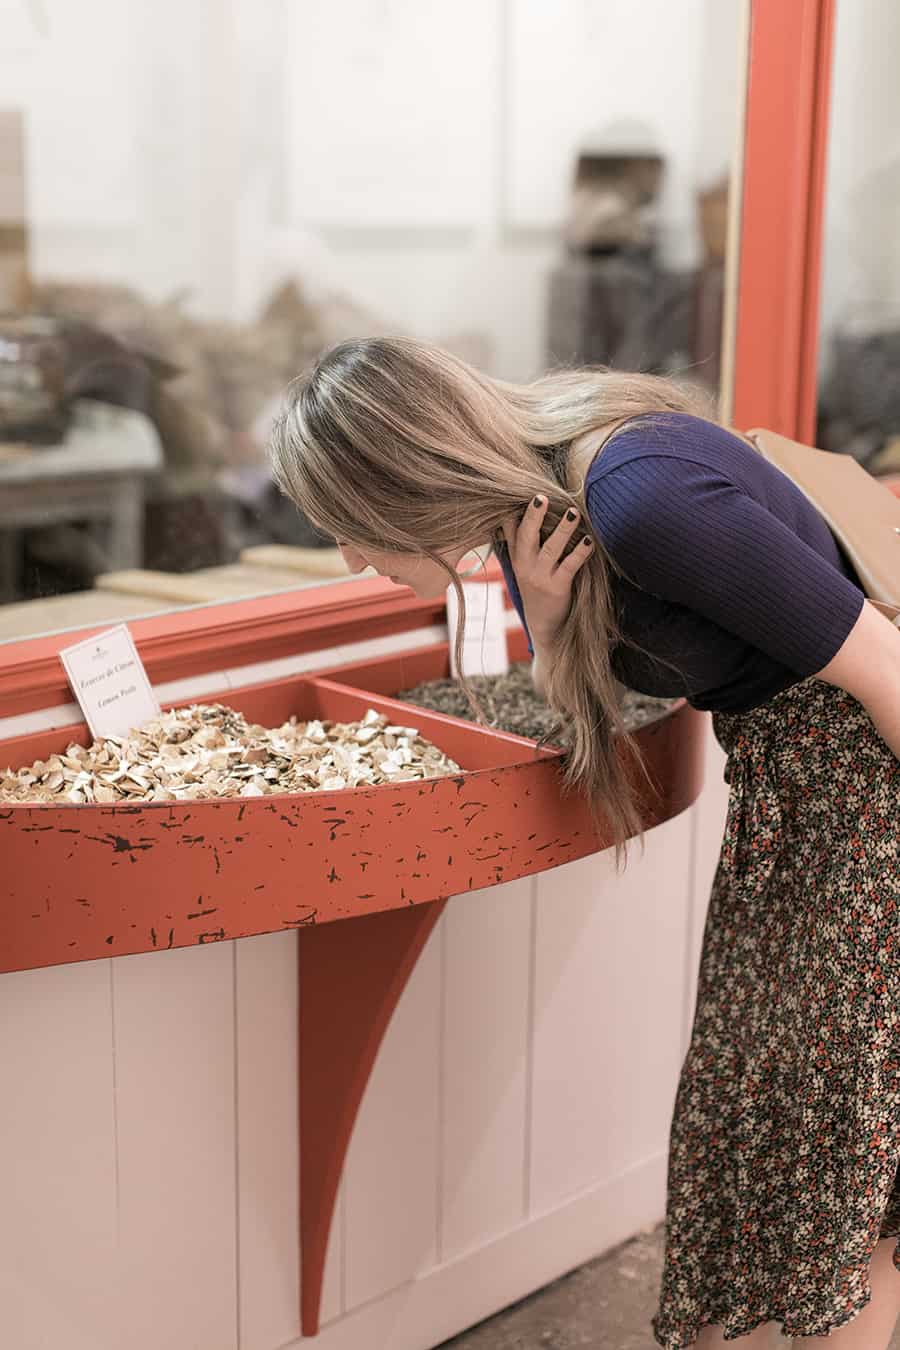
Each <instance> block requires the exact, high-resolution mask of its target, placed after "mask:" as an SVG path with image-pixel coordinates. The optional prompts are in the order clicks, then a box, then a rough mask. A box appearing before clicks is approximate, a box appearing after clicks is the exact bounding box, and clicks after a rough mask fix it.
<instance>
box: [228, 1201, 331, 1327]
mask: <svg viewBox="0 0 900 1350" xmlns="http://www.w3.org/2000/svg"><path fill="white" fill-rule="evenodd" d="M346 1207H347V1206H346V1186H345V1182H344V1180H343V1179H342V1180H341V1184H340V1186H339V1187H338V1193H337V1198H336V1199H335V1203H334V1217H333V1219H332V1221H331V1229H330V1230H329V1233H328V1245H327V1247H326V1248H325V1270H324V1273H323V1275H322V1302H321V1305H320V1307H319V1317H320V1320H321V1322H322V1325H323V1326H324V1324H325V1323H326V1322H333V1321H335V1320H336V1319H337V1318H338V1317H340V1316H341V1314H342V1313H343V1311H344V1234H345V1233H346V1231H347V1226H346V1223H345V1220H344V1214H345V1211H346ZM242 1350H243V1348H242Z"/></svg>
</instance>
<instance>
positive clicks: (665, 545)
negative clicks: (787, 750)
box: [498, 413, 865, 712]
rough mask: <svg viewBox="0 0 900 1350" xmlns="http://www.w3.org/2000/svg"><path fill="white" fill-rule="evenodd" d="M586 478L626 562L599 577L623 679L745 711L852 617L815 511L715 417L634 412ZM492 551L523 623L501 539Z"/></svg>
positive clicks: (604, 535)
mask: <svg viewBox="0 0 900 1350" xmlns="http://www.w3.org/2000/svg"><path fill="white" fill-rule="evenodd" d="M585 491H586V501H587V507H588V513H589V515H590V518H591V523H592V525H593V527H594V529H595V531H596V533H597V535H598V537H599V538H600V539H601V540H602V542H603V545H604V547H605V548H606V550H607V552H608V553H609V555H610V557H611V558H613V560H614V561H615V563H616V564H617V565H618V566H619V567H620V568H621V569H622V571H623V573H624V575H623V576H617V575H616V574H615V572H613V573H612V576H611V581H612V588H613V596H614V601H615V604H616V607H617V612H618V615H619V624H620V628H621V631H622V634H623V638H624V639H625V640H624V641H623V642H622V643H620V644H618V645H617V646H616V647H615V648H614V650H613V653H612V664H613V669H614V671H615V674H616V677H617V678H618V679H619V680H621V681H622V683H623V684H625V685H627V686H628V687H629V688H631V689H636V690H638V691H639V692H641V693H645V694H654V695H657V696H658V697H676V696H680V695H685V696H686V697H687V698H688V699H689V701H690V702H691V703H692V704H693V705H694V706H695V707H697V708H708V709H713V710H720V711H727V712H745V711H748V710H749V709H751V708H755V707H758V706H759V705H760V704H761V703H765V702H766V701H767V700H768V699H770V698H772V697H773V696H774V695H775V694H777V693H779V692H780V691H781V690H783V689H787V688H788V687H789V686H790V685H792V684H796V683H797V682H798V681H799V680H802V679H805V678H806V677H807V676H808V675H812V674H815V672H816V671H818V670H821V669H822V667H823V666H825V665H827V664H828V662H829V661H830V660H831V659H832V657H833V656H834V655H835V654H836V653H837V651H838V649H839V648H840V647H841V645H842V644H843V642H844V639H845V638H846V637H847V634H848V633H849V632H850V629H851V628H852V627H853V625H854V623H855V622H856V620H857V618H858V617H859V614H860V611H861V609H862V606H863V602H864V598H865V597H864V595H863V592H862V590H861V588H860V586H859V584H858V582H857V579H856V577H855V573H854V572H853V568H852V567H851V565H850V563H849V562H848V561H847V559H846V558H845V557H844V555H843V553H842V551H841V550H840V549H839V547H838V545H837V543H836V542H835V539H834V536H833V535H832V533H831V531H830V530H829V528H828V526H827V524H826V523H825V521H824V520H823V519H822V517H821V516H820V515H819V513H818V512H817V511H816V509H815V508H814V507H813V506H812V505H811V504H810V503H809V502H808V501H807V499H806V497H805V496H804V495H803V493H802V492H801V491H800V489H799V488H797V487H795V486H794V484H793V483H792V482H791V480H790V479H789V478H787V477H786V475H785V474H783V473H782V472H781V471H780V470H779V469H776V468H775V467H774V466H773V465H771V464H770V463H769V462H768V461H767V460H766V459H764V458H763V456H762V455H761V454H759V453H758V452H757V451H756V450H754V449H753V448H752V447H751V446H749V445H748V444H747V443H746V442H745V441H744V440H742V439H741V438H740V437H739V436H735V435H733V434H732V433H731V432H729V431H727V430H725V428H723V427H720V426H717V425H716V424H715V423H712V422H707V421H704V420H703V419H702V418H698V417H692V416H690V415H688V414H687V413H665V414H654V415H653V416H652V417H648V418H641V419H635V420H634V421H632V422H630V423H628V424H627V425H626V426H625V427H623V428H622V430H621V431H619V432H617V433H616V434H615V436H614V437H613V438H612V439H611V440H610V441H609V442H608V443H607V444H606V445H605V446H604V447H603V449H602V450H601V452H600V454H599V455H598V456H597V457H596V458H595V460H594V462H593V464H592V465H591V467H590V469H589V470H588V474H587V479H586V483H585ZM498 557H499V561H500V563H501V566H502V567H503V571H504V575H505V577H506V583H507V587H508V589H509V592H510V596H511V598H512V600H513V603H514V604H515V606H516V609H517V610H518V612H519V616H520V618H521V620H522V623H523V625H524V626H525V632H526V635H528V628H527V625H525V614H524V609H523V607H522V600H521V596H520V594H519V590H518V586H517V584H516V579H515V575H514V573H513V570H512V567H511V565H510V562H509V558H508V556H507V554H506V551H505V549H504V548H501V549H500V550H498ZM629 642H635V643H637V644H639V645H640V646H641V647H642V648H644V651H643V652H638V651H636V650H634V649H633V648H632V647H630V646H629V645H628V643H629ZM528 650H529V652H532V651H533V647H532V644H531V637H530V635H528ZM672 666H674V667H675V669H674V670H673V669H672Z"/></svg>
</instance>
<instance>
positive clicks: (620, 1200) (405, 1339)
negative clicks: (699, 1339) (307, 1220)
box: [179, 1157, 666, 1350]
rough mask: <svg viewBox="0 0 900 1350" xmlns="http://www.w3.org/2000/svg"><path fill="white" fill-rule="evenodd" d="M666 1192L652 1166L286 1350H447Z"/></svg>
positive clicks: (631, 1222) (594, 1250) (662, 1174)
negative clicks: (444, 1348)
mask: <svg viewBox="0 0 900 1350" xmlns="http://www.w3.org/2000/svg"><path fill="white" fill-rule="evenodd" d="M665 1187H666V1159H665V1157H660V1158H656V1159H652V1160H650V1161H649V1162H646V1163H644V1164H642V1165H640V1166H638V1167H636V1168H635V1169H634V1170H633V1171H632V1172H630V1173H629V1174H628V1175H627V1176H624V1177H617V1178H615V1179H614V1180H613V1181H611V1182H610V1183H609V1184H608V1185H603V1186H597V1187H594V1188H592V1189H591V1190H590V1191H587V1192H585V1193H583V1194H581V1195H578V1196H576V1197H575V1198H574V1199H572V1200H571V1201H570V1202H569V1203H567V1204H564V1205H561V1206H560V1207H559V1208H558V1209H555V1210H553V1211H552V1212H551V1213H549V1214H542V1215H540V1216H539V1217H538V1218H535V1219H533V1220H532V1221H531V1222H530V1223H525V1224H522V1225H520V1226H519V1227H518V1228H515V1229H513V1230H512V1232H509V1233H504V1234H503V1236H502V1237H499V1238H497V1240H496V1241H494V1242H488V1243H485V1244H484V1245H483V1246H479V1247H476V1248H475V1249H474V1250H473V1251H471V1252H467V1253H466V1254H465V1255H463V1256H461V1257H460V1258H459V1259H458V1260H456V1261H450V1262H448V1263H447V1264H445V1265H441V1266H437V1267H436V1268H435V1269H434V1270H432V1271H429V1272H428V1273H427V1274H426V1275H424V1276H422V1277H421V1278H419V1279H414V1280H409V1281H407V1282H406V1283H404V1284H402V1285H398V1286H397V1288H395V1289H392V1290H391V1291H390V1292H389V1293H387V1294H385V1295H384V1296H383V1297H381V1298H377V1299H373V1301H372V1302H371V1303H366V1304H364V1305H362V1306H361V1307H358V1308H356V1309H353V1310H352V1311H350V1312H349V1313H348V1314H347V1316H346V1317H343V1318H341V1319H340V1320H339V1321H337V1322H333V1323H332V1324H331V1325H330V1326H327V1327H325V1328H323V1330H322V1331H321V1332H320V1334H319V1336H318V1337H317V1338H316V1339H315V1340H314V1341H292V1342H291V1344H290V1346H284V1347H282V1348H281V1350H306V1348H307V1347H308V1350H425V1348H426V1347H431V1346H435V1347H436V1346H438V1345H442V1344H443V1342H444V1341H445V1340H446V1339H447V1338H448V1337H451V1336H455V1335H457V1334H458V1333H459V1332H461V1331H464V1330H465V1329H466V1328H467V1327H471V1326H474V1324H475V1323H477V1322H480V1321H482V1319H484V1318H486V1317H490V1316H491V1315H492V1314H493V1313H496V1312H499V1311H500V1310H501V1309H502V1308H506V1307H508V1306H509V1305H510V1304H512V1303H515V1302H517V1301H518V1300H519V1299H522V1298H525V1297H526V1296H527V1295H529V1294H531V1293H532V1292H533V1291H534V1290H536V1289H540V1288H542V1287H543V1286H544V1285H546V1284H549V1283H550V1281H551V1280H555V1279H557V1278H558V1277H559V1276H560V1275H563V1274H565V1273H566V1271H569V1270H574V1269H575V1268H576V1267H577V1266H580V1265H583V1263H584V1262H585V1261H589V1260H590V1259H591V1258H592V1257H594V1256H596V1255H597V1254H598V1252H607V1251H609V1250H611V1249H612V1248H613V1247H615V1246H617V1245H618V1244H619V1243H621V1242H624V1241H626V1240H627V1239H628V1238H630V1237H632V1236H633V1235H634V1233H635V1232H637V1231H638V1230H639V1229H640V1228H642V1227H646V1226H648V1225H650V1224H652V1223H654V1222H655V1221H656V1220H657V1219H658V1218H659V1215H660V1209H661V1204H662V1198H661V1197H663V1196H664V1195H665ZM374 1221H375V1222H377V1216H376V1218H375V1220H374ZM485 1336H487V1337H489V1336H490V1332H489V1331H488V1332H486V1333H482V1335H480V1336H479V1337H478V1340H479V1341H481V1342H482V1343H483V1344H484V1343H485ZM487 1344H490V1341H489V1340H488V1341H487ZM519 1344H520V1345H521V1350H526V1347H527V1350H532V1347H533V1346H534V1347H535V1350H536V1344H535V1342H533V1341H528V1342H525V1343H521V1342H520V1343H519ZM552 1344H554V1343H553V1342H551V1345H552ZM555 1344H557V1345H559V1346H560V1347H561V1346H562V1345H563V1344H564V1342H560V1341H556V1342H555ZM594 1344H595V1345H596V1350H600V1346H601V1345H604V1350H605V1344H604V1343H602V1342H595V1343H594ZM606 1344H608V1342H607V1343H606ZM641 1344H646V1342H642V1343H641ZM616 1345H617V1350H618V1343H616ZM179 1350H180V1348H179ZM504 1350H506V1347H504ZM509 1350H512V1347H511V1346H510V1347H509ZM516 1350H519V1346H516Z"/></svg>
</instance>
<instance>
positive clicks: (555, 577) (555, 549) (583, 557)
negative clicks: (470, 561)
mask: <svg viewBox="0 0 900 1350" xmlns="http://www.w3.org/2000/svg"><path fill="white" fill-rule="evenodd" d="M546 512H547V498H546V497H535V498H534V500H533V501H532V502H530V503H529V505H528V506H527V507H526V508H525V514H524V515H523V516H522V518H521V520H518V521H517V520H516V517H515V516H507V518H506V519H505V520H504V521H503V535H504V538H505V539H506V544H507V547H508V549H509V560H510V562H511V564H512V569H513V571H514V572H515V574H516V581H517V582H518V585H519V593H520V595H521V597H522V606H523V608H524V610H525V621H526V623H527V624H528V631H529V632H530V633H531V640H532V643H533V644H534V646H535V648H537V647H539V646H544V647H546V646H549V645H550V644H551V643H552V642H553V639H554V638H555V636H556V634H557V632H558V630H559V628H560V625H561V624H562V622H563V620H564V619H565V617H566V615H567V614H568V612H569V605H570V604H571V601H572V578H573V577H574V575H575V573H576V572H577V571H578V569H579V568H580V567H581V565H582V563H585V562H587V560H588V558H589V557H590V556H591V552H592V549H593V540H592V539H591V538H590V537H589V536H588V535H585V536H584V537H583V538H582V539H579V540H578V541H577V542H576V543H575V544H574V545H573V547H572V550H571V552H570V553H569V554H568V556H567V557H565V558H562V555H563V552H564V551H565V548H566V545H567V544H568V542H569V540H570V539H571V538H572V535H573V534H574V533H575V531H576V530H577V529H578V523H579V517H578V512H577V511H576V510H574V508H572V509H571V510H569V511H567V512H566V513H565V515H564V516H563V517H562V519H561V520H560V522H559V524H558V525H557V526H556V529H555V530H553V532H552V533H551V534H550V535H549V537H548V538H547V540H546V542H545V543H544V544H543V545H542V544H541V526H542V524H543V521H544V517H545V515H546ZM561 558H562V561H560V559H561Z"/></svg>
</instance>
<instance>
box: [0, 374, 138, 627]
mask: <svg viewBox="0 0 900 1350" xmlns="http://www.w3.org/2000/svg"><path fill="white" fill-rule="evenodd" d="M0 448H2V447H0ZM162 460H163V455H162V446H161V444H160V441H159V437H158V436H157V434H156V429H155V427H154V426H153V423H152V422H151V421H150V420H149V418H147V417H145V416H144V414H143V413H139V412H134V411H132V410H131V409H128V408H117V407H113V406H112V405H111V404H107V403H100V402H98V401H97V400H95V399H79V400H77V402H76V403H75V407H74V412H73V416H72V421H71V423H70V425H69V429H68V431H67V433H66V436H65V439H64V440H63V441H62V442H61V443H60V444H59V445H49V446H33V447H32V446H28V447H23V448H22V449H21V451H20V452H19V453H16V452H14V451H13V452H12V453H3V454H0V602H3V601H4V600H14V599H16V597H17V596H18V594H19V592H18V589H17V582H18V576H19V568H20V565H21V562H20V559H21V534H22V531H23V530H24V529H26V528H27V527H28V526H34V525H52V524H54V523H56V522H60V521H97V522H100V523H101V524H102V526H103V527H104V534H105V539H104V543H105V546H106V550H107V553H108V556H109V559H110V567H111V568H126V567H139V566H140V564H141V562H142V560H143V533H144V481H145V479H146V476H147V475H148V474H151V473H154V472H156V471H157V470H158V469H159V468H160V466H161V465H162Z"/></svg>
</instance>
